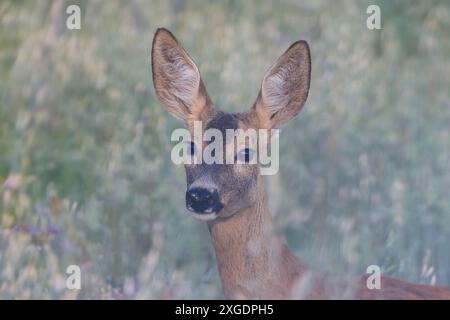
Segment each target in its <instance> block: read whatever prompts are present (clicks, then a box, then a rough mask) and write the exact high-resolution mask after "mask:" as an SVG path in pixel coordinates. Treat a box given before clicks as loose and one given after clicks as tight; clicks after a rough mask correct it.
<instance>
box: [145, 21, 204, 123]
mask: <svg viewBox="0 0 450 320" xmlns="http://www.w3.org/2000/svg"><path fill="white" fill-rule="evenodd" d="M152 72H153V85H154V87H155V91H156V94H157V96H158V99H159V101H160V102H161V104H162V105H163V106H164V107H165V108H166V109H167V111H169V112H170V113H171V114H173V115H174V116H176V117H177V118H180V119H182V120H184V121H185V122H186V123H187V124H188V125H189V124H191V122H192V121H195V120H200V119H201V114H202V112H204V111H205V110H207V109H211V108H212V106H211V105H212V104H211V101H210V99H209V97H208V94H207V92H206V89H205V87H204V85H203V82H202V80H201V77H200V72H199V71H198V68H197V66H196V65H195V63H194V61H192V59H191V58H190V57H189V55H188V54H187V52H186V51H185V50H184V49H183V47H182V46H181V45H180V44H179V43H178V41H177V39H176V38H175V37H174V36H173V34H172V33H171V32H170V31H169V30H167V29H164V28H159V29H158V30H157V31H156V33H155V36H154V38H153V45H152Z"/></svg>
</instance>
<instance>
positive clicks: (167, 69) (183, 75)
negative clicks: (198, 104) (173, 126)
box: [161, 48, 200, 108]
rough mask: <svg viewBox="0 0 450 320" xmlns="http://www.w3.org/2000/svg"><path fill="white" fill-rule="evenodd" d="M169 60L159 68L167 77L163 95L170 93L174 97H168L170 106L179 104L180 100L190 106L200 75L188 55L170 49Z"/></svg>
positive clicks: (174, 106) (168, 95)
mask: <svg viewBox="0 0 450 320" xmlns="http://www.w3.org/2000/svg"><path fill="white" fill-rule="evenodd" d="M168 55H169V57H170V58H171V59H170V60H169V61H170V62H166V63H164V64H163V65H162V66H161V68H162V70H163V72H164V74H165V77H166V78H167V83H168V87H167V91H168V92H166V94H165V96H167V97H170V96H171V95H172V96H173V97H175V98H176V99H169V101H168V103H169V104H170V106H171V107H173V108H176V107H180V106H179V101H177V100H181V101H182V102H183V104H184V105H185V106H187V107H188V108H192V103H193V101H194V99H195V95H196V94H197V91H198V87H199V84H200V75H199V73H198V69H197V67H196V66H195V64H194V62H192V61H191V60H190V59H189V58H188V57H185V56H184V55H183V54H182V53H180V52H179V51H178V50H177V49H175V48H173V49H170V50H169V52H168Z"/></svg>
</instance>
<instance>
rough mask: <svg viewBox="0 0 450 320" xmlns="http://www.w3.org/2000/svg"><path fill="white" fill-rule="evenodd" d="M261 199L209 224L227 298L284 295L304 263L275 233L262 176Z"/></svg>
mask: <svg viewBox="0 0 450 320" xmlns="http://www.w3.org/2000/svg"><path fill="white" fill-rule="evenodd" d="M258 185H259V186H258V187H259V188H258V189H259V192H260V194H259V196H258V200H257V201H256V202H255V203H254V204H253V205H251V206H250V207H247V208H245V209H243V210H241V211H240V212H237V213H235V214H234V215H233V216H231V217H229V218H227V219H221V220H215V221H212V222H210V223H209V224H208V227H209V231H210V234H211V237H212V242H213V246H214V249H215V253H216V260H217V265H218V269H219V273H220V277H221V280H222V286H223V290H224V293H225V296H226V297H227V298H245V299H249V298H251V299H255V298H283V297H287V296H288V295H289V291H290V289H289V288H290V286H291V285H292V282H293V280H294V278H296V277H298V276H299V273H300V272H301V269H302V266H301V264H300V262H299V261H298V260H297V259H296V257H295V256H294V255H293V254H292V253H291V252H290V251H289V249H288V248H287V247H286V246H285V245H284V244H283V243H282V242H281V241H280V239H279V238H278V237H277V236H276V234H275V230H274V225H273V222H272V217H271V215H270V212H269V209H268V206H267V202H266V196H265V191H264V186H263V183H262V178H259V181H258Z"/></svg>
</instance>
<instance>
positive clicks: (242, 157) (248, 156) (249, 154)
mask: <svg viewBox="0 0 450 320" xmlns="http://www.w3.org/2000/svg"><path fill="white" fill-rule="evenodd" d="M254 154H255V151H254V150H253V149H249V148H245V149H242V150H241V151H239V152H238V154H237V156H236V160H239V161H240V162H245V163H249V162H250V160H252V159H253V156H254Z"/></svg>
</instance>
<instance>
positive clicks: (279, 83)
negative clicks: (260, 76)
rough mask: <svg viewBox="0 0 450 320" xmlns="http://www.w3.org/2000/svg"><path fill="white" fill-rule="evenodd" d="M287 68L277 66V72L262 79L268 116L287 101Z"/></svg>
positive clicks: (282, 106)
mask: <svg viewBox="0 0 450 320" xmlns="http://www.w3.org/2000/svg"><path fill="white" fill-rule="evenodd" d="M289 72H290V70H289V68H286V67H278V70H277V72H275V73H273V74H271V75H269V76H268V77H267V78H266V79H264V86H263V95H264V96H263V99H264V104H265V107H266V108H267V110H268V113H269V115H270V116H272V115H274V114H275V113H277V112H278V111H279V110H280V109H282V108H284V107H285V106H286V105H287V104H288V103H289V87H290V86H289V85H288V83H287V82H288V79H289Z"/></svg>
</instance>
